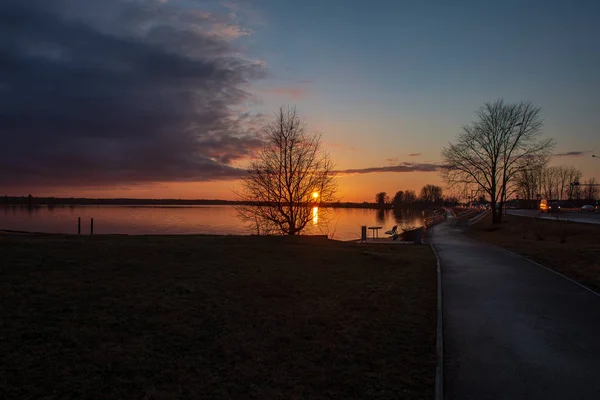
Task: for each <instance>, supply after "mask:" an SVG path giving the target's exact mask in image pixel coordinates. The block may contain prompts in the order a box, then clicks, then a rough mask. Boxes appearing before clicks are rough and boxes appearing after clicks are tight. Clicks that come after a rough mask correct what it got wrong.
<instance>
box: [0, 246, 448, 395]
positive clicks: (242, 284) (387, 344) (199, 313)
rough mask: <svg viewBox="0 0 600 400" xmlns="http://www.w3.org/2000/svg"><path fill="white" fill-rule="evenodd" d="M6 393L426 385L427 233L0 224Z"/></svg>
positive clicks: (430, 383) (1, 355)
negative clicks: (353, 239)
mask: <svg viewBox="0 0 600 400" xmlns="http://www.w3.org/2000/svg"><path fill="white" fill-rule="evenodd" d="M0 293H2V294H1V297H0V315H1V316H2V318H1V319H0V342H1V345H0V393H1V394H2V398H3V399H33V398H47V399H50V398H72V399H109V398H112V399H176V398H182V399H183V398H185V399H189V398H260V399H270V398H279V399H282V398H285V399H301V398H306V399H319V398H323V399H324V398H339V399H364V398H402V399H417V398H419V399H422V398H432V397H433V393H434V389H433V387H434V370H435V317H436V270H435V259H434V257H433V255H432V253H431V252H430V250H429V248H428V247H426V246H382V247H376V248H371V247H366V246H362V247H361V246H359V245H356V244H349V243H341V242H334V241H327V240H324V239H319V238H287V237H270V238H265V237H211V236H184V237H122V236H121V237H119V236H104V237H102V236H97V237H91V238H90V237H73V236H71V237H65V236H20V235H0Z"/></svg>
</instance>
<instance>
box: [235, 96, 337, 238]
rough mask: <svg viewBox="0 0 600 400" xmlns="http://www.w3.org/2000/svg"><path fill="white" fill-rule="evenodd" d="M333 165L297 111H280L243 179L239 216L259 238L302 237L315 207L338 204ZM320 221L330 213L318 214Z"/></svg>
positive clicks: (323, 211) (319, 138) (294, 109)
mask: <svg viewBox="0 0 600 400" xmlns="http://www.w3.org/2000/svg"><path fill="white" fill-rule="evenodd" d="M334 178H335V173H334V165H333V162H332V161H331V159H330V158H329V156H328V154H327V153H325V152H324V151H323V150H322V149H321V136H320V135H319V134H317V133H313V134H311V133H308V132H307V127H306V123H305V122H304V121H302V120H301V119H300V117H299V116H298V113H297V111H296V108H295V107H280V108H279V110H278V111H277V112H276V116H275V121H274V122H273V123H271V124H269V125H268V126H267V128H266V143H265V145H264V147H263V148H262V149H261V150H260V151H259V152H258V154H257V155H256V158H255V160H254V161H252V162H251V163H250V166H249V168H248V175H247V176H246V177H244V178H243V179H242V190H241V192H239V193H237V195H238V197H239V200H241V201H244V202H246V203H247V204H248V205H244V206H238V207H237V211H238V214H239V215H240V216H241V217H242V218H243V219H244V220H245V221H246V222H248V223H249V224H250V225H251V226H252V228H253V229H255V231H256V232H257V233H258V234H273V233H278V234H285V235H298V234H300V233H301V232H302V231H303V230H304V229H305V228H306V226H307V224H308V223H309V222H310V221H311V220H313V217H314V216H313V208H314V207H318V206H319V205H321V204H323V203H332V202H335V201H337V198H336V193H337V185H336V182H335V179H334ZM318 215H319V222H320V223H322V222H323V220H324V219H326V211H325V210H319V214H318Z"/></svg>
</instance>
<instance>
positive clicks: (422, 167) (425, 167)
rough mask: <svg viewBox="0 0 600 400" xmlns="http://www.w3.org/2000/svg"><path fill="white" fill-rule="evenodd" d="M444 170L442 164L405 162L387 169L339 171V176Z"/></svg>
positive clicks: (371, 168)
mask: <svg viewBox="0 0 600 400" xmlns="http://www.w3.org/2000/svg"><path fill="white" fill-rule="evenodd" d="M441 168H442V166H441V165H440V164H431V163H412V162H403V163H400V164H398V165H392V166H387V167H369V168H353V169H344V170H340V171H337V173H339V174H372V173H381V172H435V171H439V170H440V169H441Z"/></svg>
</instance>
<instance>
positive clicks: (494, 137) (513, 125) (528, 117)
mask: <svg viewBox="0 0 600 400" xmlns="http://www.w3.org/2000/svg"><path fill="white" fill-rule="evenodd" d="M477 117H478V120H477V121H476V122H473V123H471V124H469V125H466V126H464V127H463V131H462V132H461V133H460V134H459V135H458V138H457V141H456V143H449V144H448V146H447V147H445V148H444V149H443V150H442V156H443V157H444V160H445V167H444V169H443V171H442V175H443V178H444V180H445V181H446V182H447V183H448V184H449V185H462V184H470V183H474V184H476V185H477V186H478V187H479V188H481V189H482V191H483V192H485V193H486V194H487V195H488V196H489V197H490V202H491V203H492V220H493V222H494V223H496V224H497V223H500V222H501V220H502V211H501V209H496V204H497V203H500V204H501V205H502V203H503V202H504V201H505V199H506V198H508V196H510V195H511V194H512V193H513V192H514V191H516V190H517V189H518V186H517V185H516V181H517V180H516V177H517V174H518V173H519V172H520V171H523V170H525V169H527V167H528V162H527V161H528V160H530V159H532V158H538V159H539V158H548V157H549V156H550V150H551V149H552V147H553V142H552V139H541V138H540V136H541V134H542V131H541V128H542V125H543V124H542V120H541V118H540V109H539V108H536V107H534V106H533V105H532V104H531V103H529V102H521V103H518V104H506V103H504V101H503V100H501V99H500V100H497V101H495V102H493V103H486V104H485V105H484V106H483V107H482V108H481V109H480V110H479V111H478V112H477Z"/></svg>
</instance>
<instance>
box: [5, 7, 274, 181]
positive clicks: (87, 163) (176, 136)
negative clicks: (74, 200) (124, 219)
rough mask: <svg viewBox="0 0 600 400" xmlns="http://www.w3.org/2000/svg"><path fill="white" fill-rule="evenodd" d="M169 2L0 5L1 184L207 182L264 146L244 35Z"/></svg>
mask: <svg viewBox="0 0 600 400" xmlns="http://www.w3.org/2000/svg"><path fill="white" fill-rule="evenodd" d="M184 4H185V3H184V2H181V1H178V0H170V1H167V2H163V1H159V0H145V1H141V0H103V1H101V2H87V1H81V0H28V1H23V0H2V1H0V140H1V142H2V146H0V170H2V174H0V184H11V185H72V184H81V185H105V184H111V183H114V184H121V183H133V182H150V181H172V180H182V181H185V180H189V181H196V180H213V179H229V178H235V177H239V176H240V174H243V171H241V170H240V169H238V168H235V167H233V166H232V162H234V161H235V160H238V159H240V158H243V157H245V156H248V155H249V154H252V152H253V151H255V150H256V149H257V148H258V147H259V146H260V145H261V143H262V142H261V139H260V134H259V132H260V127H261V125H262V123H263V117H262V116H261V115H253V114H250V113H248V112H246V113H244V112H242V110H243V106H244V104H245V103H247V102H248V101H249V100H250V95H249V94H248V92H247V90H248V89H247V88H248V87H249V85H251V84H252V82H254V81H255V80H257V79H260V78H262V77H264V75H265V69H264V66H263V65H262V64H261V63H259V62H255V61H252V60H249V59H246V58H245V57H243V56H241V55H240V54H239V53H238V52H237V49H236V48H235V47H234V45H233V44H232V41H233V40H235V39H236V37H239V36H242V35H246V34H247V32H246V31H245V30H243V29H242V28H240V27H239V26H236V25H235V24H233V23H231V24H227V23H225V22H224V20H223V19H218V18H216V17H214V16H213V15H214V14H211V13H208V12H200V11H201V10H193V9H191V8H190V7H189V4H188V6H187V7H184Z"/></svg>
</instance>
